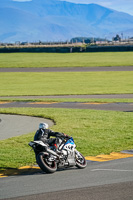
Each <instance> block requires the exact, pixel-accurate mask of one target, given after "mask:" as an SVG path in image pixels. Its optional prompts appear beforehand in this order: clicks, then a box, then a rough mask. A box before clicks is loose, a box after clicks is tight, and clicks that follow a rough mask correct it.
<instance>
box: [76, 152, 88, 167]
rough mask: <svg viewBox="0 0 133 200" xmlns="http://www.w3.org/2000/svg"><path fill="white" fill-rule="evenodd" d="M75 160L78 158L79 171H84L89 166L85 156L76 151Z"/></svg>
mask: <svg viewBox="0 0 133 200" xmlns="http://www.w3.org/2000/svg"><path fill="white" fill-rule="evenodd" d="M75 158H76V167H78V168H79V169H84V168H85V167H86V166H87V162H86V160H85V158H84V156H83V155H82V154H81V153H80V152H78V151H76V152H75Z"/></svg>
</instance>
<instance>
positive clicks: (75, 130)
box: [0, 108, 133, 170]
mask: <svg viewBox="0 0 133 200" xmlns="http://www.w3.org/2000/svg"><path fill="white" fill-rule="evenodd" d="M0 113H12V114H21V115H31V116H38V117H44V118H50V119H52V120H54V121H55V122H56V125H55V126H54V127H52V129H53V130H55V131H60V132H64V133H66V134H68V135H71V136H73V137H74V139H75V143H76V145H77V149H78V150H79V151H80V152H81V153H83V155H84V156H96V155H99V154H109V153H111V152H114V151H115V152H120V151H122V150H125V149H133V123H132V122H133V115H132V113H131V112H127V113H126V112H116V111H96V110H82V109H81V110H79V109H54V108H47V109H44V108H41V109H39V108H8V109H0ZM9 131H10V130H9ZM33 136H34V133H30V134H27V135H23V136H19V137H14V138H10V139H7V140H2V141H0V147H1V149H0V158H1V159H0V170H2V169H3V170H4V169H7V168H19V167H21V166H26V165H34V164H35V156H34V153H33V151H30V147H29V146H28V142H29V141H31V140H33Z"/></svg>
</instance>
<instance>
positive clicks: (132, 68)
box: [0, 66, 133, 72]
mask: <svg viewBox="0 0 133 200" xmlns="http://www.w3.org/2000/svg"><path fill="white" fill-rule="evenodd" d="M89 71H90V72H91V71H92V72H97V71H133V66H118V67H117V66H116V67H108V66H107V67H37V68H28V67H27V68H0V72H89Z"/></svg>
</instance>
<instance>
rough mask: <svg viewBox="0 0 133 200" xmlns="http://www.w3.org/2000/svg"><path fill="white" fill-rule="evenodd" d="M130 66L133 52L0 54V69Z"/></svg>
mask: <svg viewBox="0 0 133 200" xmlns="http://www.w3.org/2000/svg"><path fill="white" fill-rule="evenodd" d="M132 65H133V52H100V53H99V52H96V53H62V54H61V53H1V54H0V67H94V66H95V67H96V66H98V67H99V66H132Z"/></svg>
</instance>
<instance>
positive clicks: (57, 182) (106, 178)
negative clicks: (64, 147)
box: [0, 68, 133, 200]
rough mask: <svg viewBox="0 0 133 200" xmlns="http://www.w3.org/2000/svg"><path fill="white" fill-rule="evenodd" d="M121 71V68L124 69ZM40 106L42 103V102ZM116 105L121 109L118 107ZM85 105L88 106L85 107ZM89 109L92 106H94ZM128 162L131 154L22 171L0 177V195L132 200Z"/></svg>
mask: <svg viewBox="0 0 133 200" xmlns="http://www.w3.org/2000/svg"><path fill="white" fill-rule="evenodd" d="M130 69H131V68H130ZM132 69H133V68H132ZM109 71H110V70H109ZM113 71H115V70H113ZM116 71H117V70H116ZM121 71H124V69H123V70H121ZM126 71H127V70H126ZM131 71H132V70H131ZM122 98H123V97H122ZM127 98H128V97H127ZM131 98H132V97H131ZM16 103H17V102H14V104H13V105H11V104H10V105H9V104H8V103H7V104H1V105H0V106H1V107H5V108H6V107H15V105H16ZM23 103H24V102H20V105H18V107H23V106H24V104H23ZM55 105H56V107H57V108H58V107H59V106H58V105H57V104H55ZM16 106H17V105H16ZM28 106H29V105H28ZM30 106H32V107H33V106H36V107H40V105H33V104H32V105H30ZM41 106H43V107H44V106H45V105H44V104H43V105H41ZM48 106H49V104H46V107H48ZM50 106H51V105H50ZM84 106H88V105H82V109H84ZM96 106H97V105H96ZM100 106H101V105H100ZM110 106H111V105H109V106H108V108H107V104H106V107H104V109H105V110H108V109H109V110H111V109H112V108H111V107H110ZM114 106H116V107H117V109H116V108H114V109H113V110H120V111H127V112H132V111H133V109H132V105H131V104H130V105H128V106H129V107H124V106H125V105H124V104H122V105H120V104H116V105H114ZM119 106H120V107H122V108H124V109H120V108H118V107H119ZM126 106H127V105H126ZM63 107H64V106H63ZM87 109H91V108H89V107H87ZM92 109H96V107H95V108H92ZM97 109H98V108H97ZM99 109H102V108H99ZM132 166H133V158H126V159H120V160H114V161H108V162H103V163H100V162H88V165H87V167H86V169H84V170H79V169H76V168H71V169H65V170H58V171H57V172H56V173H54V174H45V173H42V171H41V170H37V171H35V172H33V173H32V174H30V175H29V174H22V175H18V176H10V177H6V178H1V179H0V199H16V200H17V199H18V200H24V199H27V200H30V199H40V200H42V199H48V200H61V199H64V200H65V199H71V200H89V199H90V200H103V199H107V200H132V199H133V189H132V188H133V167H132Z"/></svg>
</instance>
